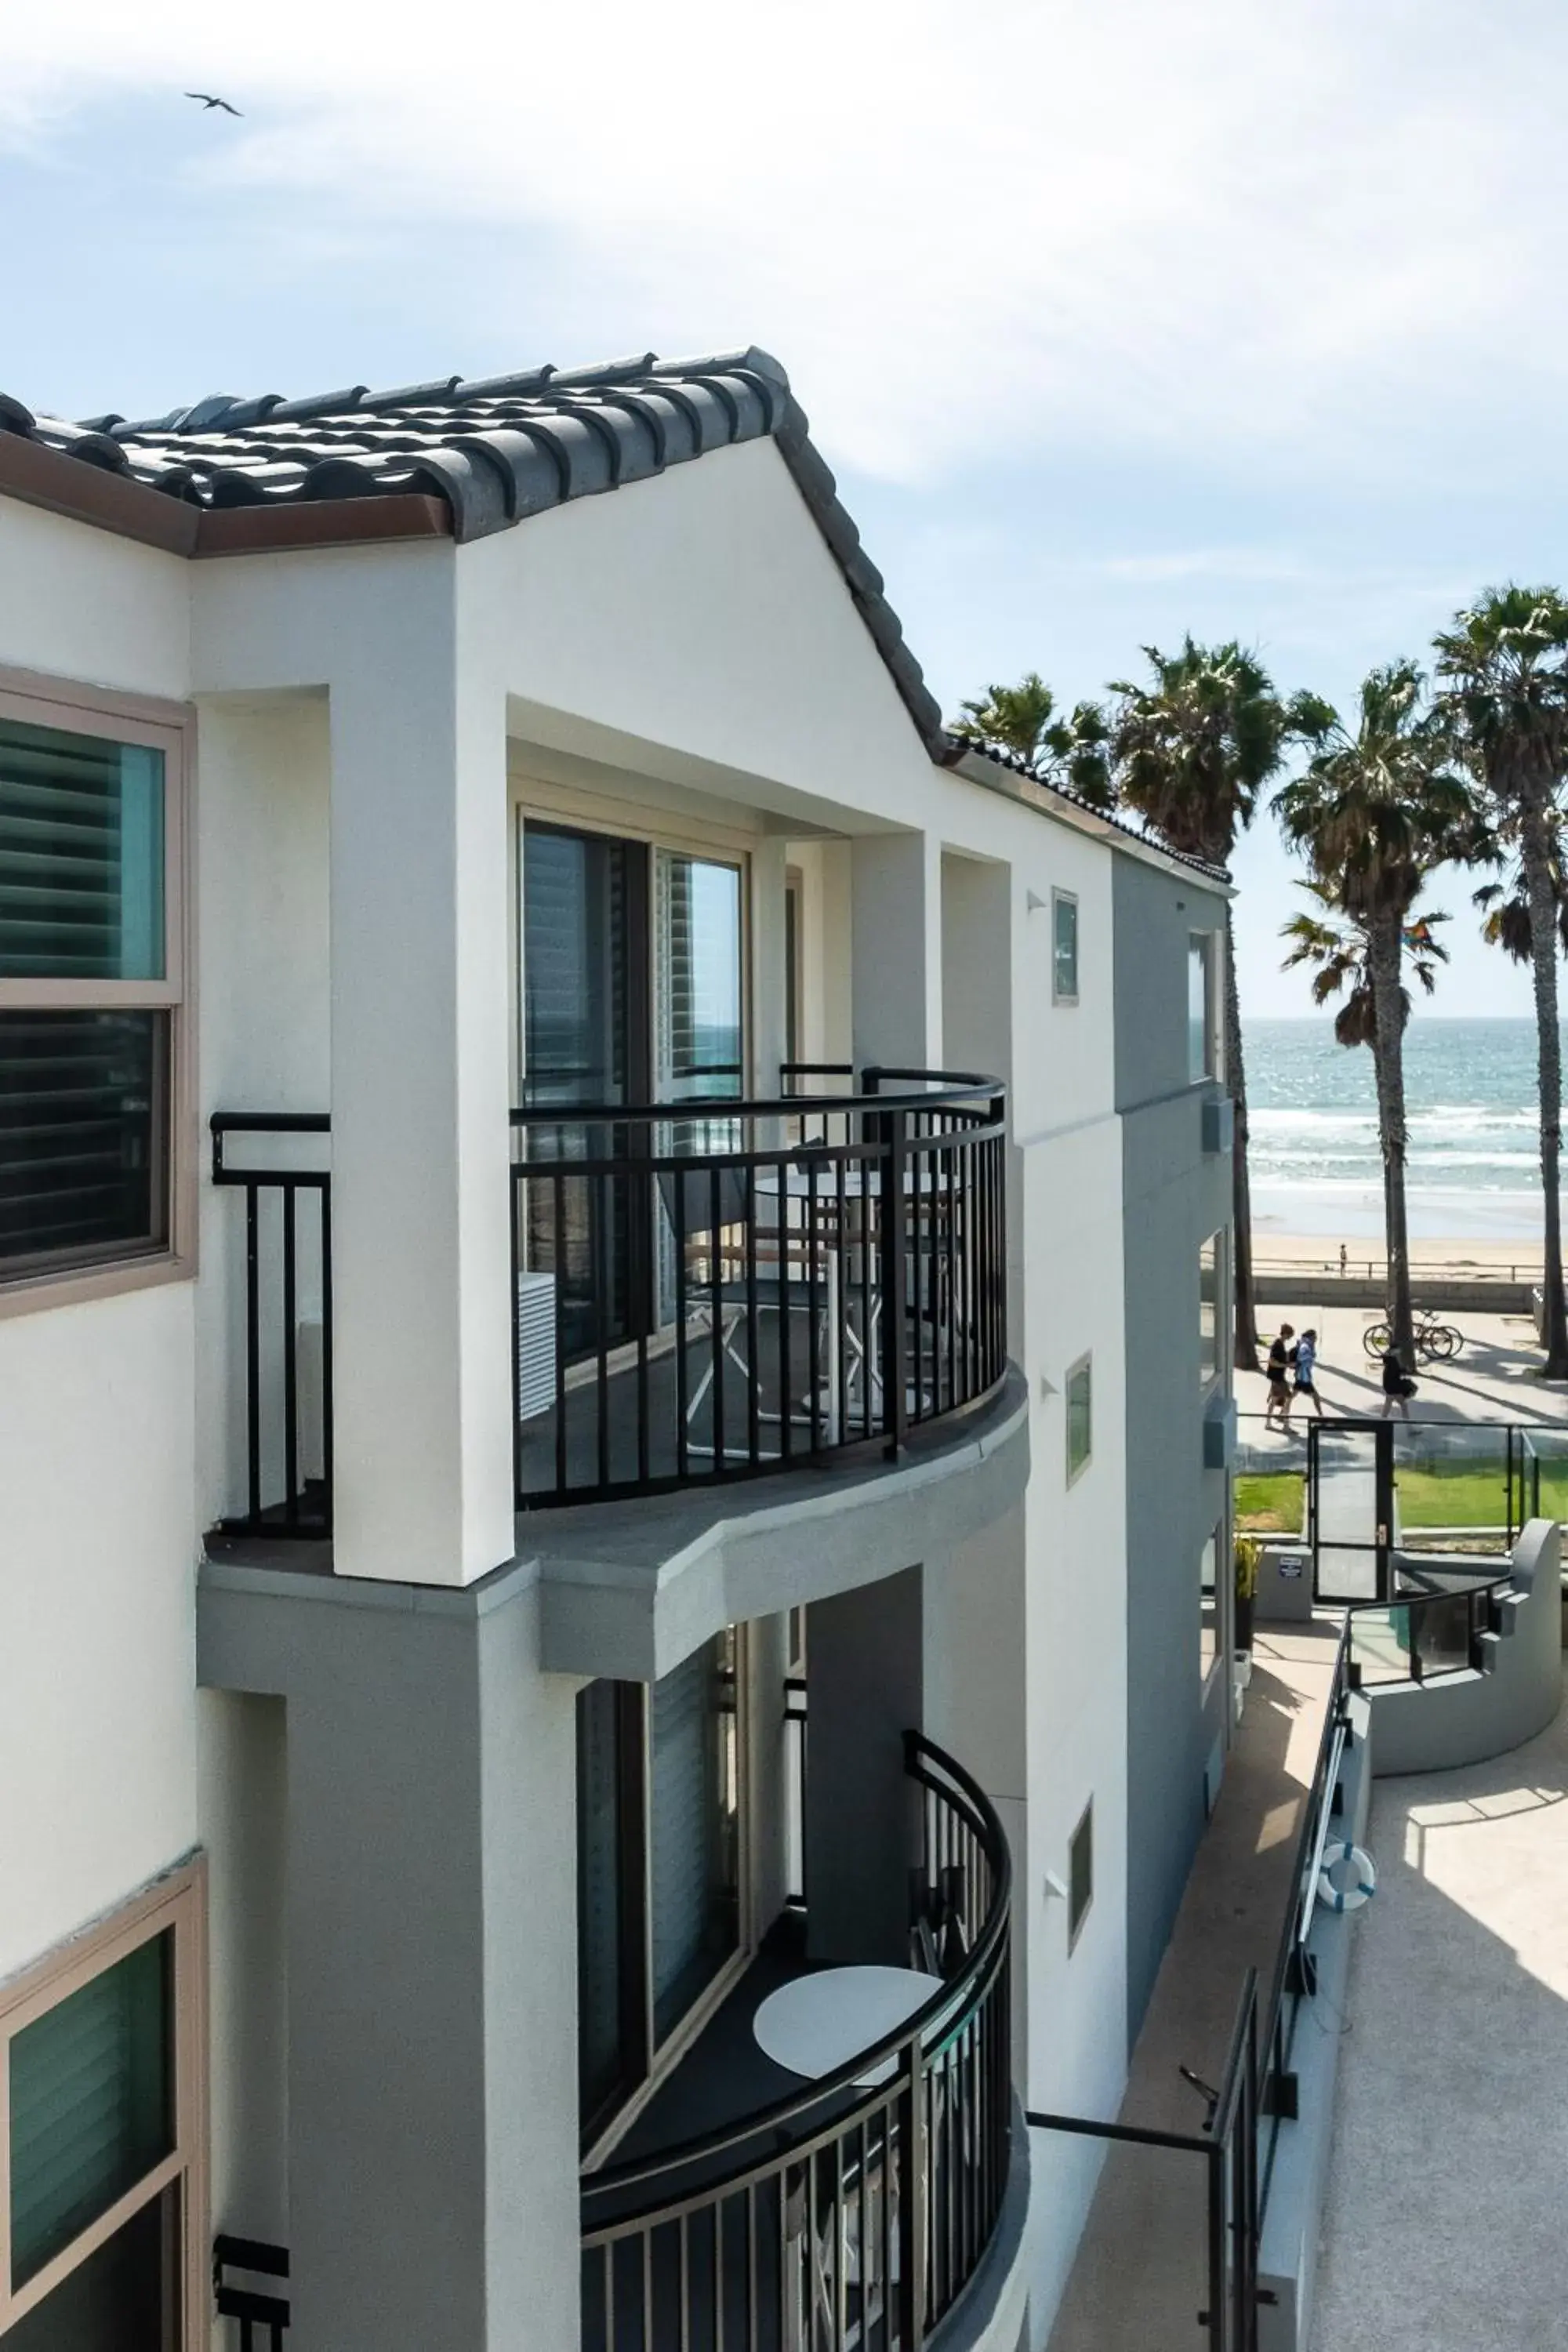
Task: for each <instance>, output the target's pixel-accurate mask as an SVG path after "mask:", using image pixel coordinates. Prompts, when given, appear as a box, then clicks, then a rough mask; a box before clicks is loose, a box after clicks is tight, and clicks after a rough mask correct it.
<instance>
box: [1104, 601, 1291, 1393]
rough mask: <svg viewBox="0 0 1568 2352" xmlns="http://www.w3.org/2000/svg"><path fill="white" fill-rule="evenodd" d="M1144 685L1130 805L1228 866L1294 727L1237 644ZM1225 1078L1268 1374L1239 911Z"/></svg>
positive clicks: (1238, 1256) (1119, 764)
mask: <svg viewBox="0 0 1568 2352" xmlns="http://www.w3.org/2000/svg"><path fill="white" fill-rule="evenodd" d="M1143 652H1144V656H1145V657H1146V659H1147V660H1148V663H1149V667H1150V669H1151V671H1152V677H1151V678H1150V680H1149V682H1148V683H1147V684H1146V685H1134V684H1131V683H1128V682H1126V681H1118V682H1116V683H1114V684H1113V685H1112V686H1111V688H1110V691H1111V693H1112V694H1114V695H1115V696H1117V698H1118V703H1117V709H1116V713H1115V717H1114V719H1113V722H1112V730H1111V751H1112V756H1113V760H1114V762H1115V773H1116V781H1117V784H1118V787H1119V790H1120V793H1121V798H1122V800H1123V801H1125V802H1126V803H1128V805H1129V806H1131V807H1132V808H1134V809H1136V810H1137V811H1138V813H1139V814H1140V815H1142V817H1143V819H1144V821H1145V822H1146V823H1147V824H1148V825H1149V826H1150V828H1151V830H1152V832H1154V833H1155V834H1157V835H1159V837H1160V839H1161V840H1162V841H1163V842H1165V843H1166V844H1168V845H1169V846H1170V847H1171V848H1172V849H1174V850H1176V851H1178V852H1179V853H1180V854H1181V855H1182V856H1187V857H1200V858H1202V859H1204V860H1205V863H1206V864H1208V865H1210V866H1228V864H1229V862H1230V859H1231V856H1232V855H1233V853H1234V851H1235V848H1236V842H1237V835H1238V834H1240V833H1243V832H1245V830H1246V829H1247V826H1248V825H1249V824H1251V823H1252V819H1253V815H1254V814H1255V812H1256V810H1257V807H1258V793H1260V792H1261V791H1262V789H1263V787H1264V785H1265V784H1266V783H1267V782H1268V780H1269V778H1270V777H1271V776H1272V775H1273V774H1274V773H1275V772H1276V770H1277V769H1278V768H1279V762H1280V760H1281V758H1282V757H1283V754H1284V747H1285V743H1286V740H1287V738H1288V736H1289V734H1290V733H1291V731H1292V730H1293V728H1294V726H1295V724H1296V720H1295V717H1294V706H1291V708H1290V709H1287V707H1286V705H1285V704H1284V703H1282V702H1281V701H1280V699H1279V696H1278V695H1277V694H1276V693H1275V691H1274V688H1273V684H1272V682H1271V681H1270V679H1269V677H1268V672H1267V671H1266V670H1265V669H1264V668H1263V667H1262V665H1261V663H1259V662H1258V660H1257V658H1256V657H1255V656H1253V655H1251V654H1249V653H1246V652H1244V651H1243V650H1242V648H1241V646H1239V645H1237V644H1235V643H1234V642H1233V643H1231V644H1229V645H1223V646H1200V645H1195V644H1194V641H1193V639H1192V638H1191V637H1190V636H1189V637H1187V638H1186V639H1185V640H1184V644H1183V646H1182V650H1181V652H1180V653H1179V654H1173V655H1166V654H1163V653H1161V652H1160V650H1159V649H1158V647H1157V646H1144V648H1143ZM1225 1034H1226V1079H1227V1082H1228V1084H1229V1087H1230V1091H1231V1095H1232V1097H1233V1098H1234V1100H1235V1104H1236V1151H1235V1160H1234V1163H1233V1190H1234V1209H1233V1219H1232V1222H1233V1260H1234V1264H1235V1268H1236V1361H1237V1365H1238V1367H1240V1368H1241V1369H1242V1370H1257V1366H1258V1311H1257V1307H1256V1305H1255V1303H1254V1299H1253V1290H1252V1200H1251V1191H1250V1187H1249V1185H1248V1181H1247V1075H1246V1070H1245V1067H1244V1065H1243V1061H1242V1052H1241V1008H1240V1003H1239V1000H1238V998H1237V989H1236V955H1235V942H1234V939H1233V936H1232V929H1231V920H1230V909H1229V908H1228V906H1227V907H1226V960H1225Z"/></svg>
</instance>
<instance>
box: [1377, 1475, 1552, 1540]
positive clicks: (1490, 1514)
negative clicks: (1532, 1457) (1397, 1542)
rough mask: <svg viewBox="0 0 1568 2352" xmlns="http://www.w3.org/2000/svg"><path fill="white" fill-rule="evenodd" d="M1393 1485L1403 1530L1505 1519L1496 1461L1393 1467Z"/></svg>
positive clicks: (1485, 1524)
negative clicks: (1396, 1488)
mask: <svg viewBox="0 0 1568 2352" xmlns="http://www.w3.org/2000/svg"><path fill="white" fill-rule="evenodd" d="M1394 1483H1395V1485H1396V1486H1397V1487H1398V1489H1399V1524H1400V1526H1401V1527H1402V1528H1500V1527H1501V1526H1502V1525H1503V1523H1504V1521H1505V1520H1506V1518H1507V1517H1508V1487H1507V1484H1506V1482H1505V1480H1504V1477H1503V1469H1502V1464H1501V1463H1500V1462H1433V1463H1428V1464H1427V1465H1426V1467H1425V1468H1424V1469H1419V1470H1418V1469H1415V1468H1414V1467H1410V1468H1405V1469H1402V1470H1399V1471H1397V1472H1396V1473H1395V1478H1394ZM1544 1484H1545V1481H1544V1480H1542V1486H1544ZM1544 1505H1545V1496H1544V1495H1543V1496H1542V1506H1543V1507H1544ZM1517 1511H1518V1497H1517V1496H1516V1497H1515V1513H1516V1516H1517Z"/></svg>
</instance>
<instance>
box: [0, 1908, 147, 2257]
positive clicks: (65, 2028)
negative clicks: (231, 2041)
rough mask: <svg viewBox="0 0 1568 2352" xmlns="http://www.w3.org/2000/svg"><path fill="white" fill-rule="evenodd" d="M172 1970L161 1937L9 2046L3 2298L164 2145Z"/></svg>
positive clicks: (137, 2175) (110, 2202) (99, 2210)
mask: <svg viewBox="0 0 1568 2352" xmlns="http://www.w3.org/2000/svg"><path fill="white" fill-rule="evenodd" d="M173 1962H174V1931H173V1929H172V1928H171V1929H165V1931H164V1933H163V1935H161V1936H157V1937H153V1939H152V1940H151V1941H150V1942H148V1943H145V1944H142V1945H140V1946H139V1947H138V1948H137V1949H136V1950H135V1951H133V1952H132V1953H130V1954H129V1955H128V1956H127V1958H124V1959H123V1960H121V1961H119V1962H118V1963H117V1964H116V1965H115V1966H114V1967H113V1968H110V1969H104V1970H103V1972H102V1974H101V1975H100V1976H96V1977H93V1978H92V1979H89V1982H88V1983H87V1984H85V1985H82V1986H80V1987H79V1989H78V1990H77V1991H75V1992H73V1993H70V1994H68V1996H67V1997H66V1999H65V2000H62V2001H59V2002H58V2003H57V2004H56V2006H55V2007H54V2008H53V2009H51V2010H49V2011H46V2013H45V2014H44V2015H43V2016H42V2017H40V2018H37V2019H36V2020H35V2021H34V2022H33V2023H32V2024H31V2025H28V2026H25V2027H24V2028H23V2029H22V2031H21V2032H19V2033H17V2034H16V2035H15V2036H14V2038H13V2040H12V2042H11V2051H10V2094H11V2147H10V2156H11V2284H12V2286H13V2288H16V2287H19V2286H22V2285H25V2284H26V2281H27V2280H28V2279H30V2278H32V2277H34V2276H35V2275H36V2273H37V2272H38V2271H40V2270H42V2268H43V2267H44V2264H45V2263H47V2262H50V2261H52V2260H53V2258H54V2256H55V2255H56V2254H58V2253H59V2252H62V2251H63V2249H64V2248H65V2247H67V2246H68V2245H69V2243H70V2242H71V2240H72V2239H73V2238H74V2237H76V2236H77V2235H78V2234H79V2232H80V2231H82V2230H85V2229H86V2228H87V2227H88V2225H89V2222H92V2221H96V2220H97V2219H98V2217H99V2215H100V2213H106V2212H107V2211H108V2210H109V2208H110V2206H111V2205H113V2204H114V2203H115V2202H116V2201H117V2200H119V2199H120V2198H121V2197H122V2196H123V2195H124V2194H125V2191H126V2190H127V2189H131V2188H133V2187H134V2186H135V2184H136V2182H137V2181H138V2180H140V2179H142V2177H143V2176H144V2175H145V2174H146V2173H148V2172H150V2171H151V2170H152V2168H153V2166H154V2165H155V2164H157V2163H158V2162H159V2161H160V2160H161V2158H163V2157H165V2156H167V2155H168V2154H169V2153H170V2151H171V2149H172V2148H173V2147H174V2080H173V2074H174V2070H173V2066H172V2063H171V2034H170V2007H171V1999H172V1992H173V1981H172V1978H173Z"/></svg>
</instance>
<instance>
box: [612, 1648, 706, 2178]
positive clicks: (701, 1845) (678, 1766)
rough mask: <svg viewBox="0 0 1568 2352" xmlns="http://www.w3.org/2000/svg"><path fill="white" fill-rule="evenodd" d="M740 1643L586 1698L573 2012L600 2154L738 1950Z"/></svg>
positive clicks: (694, 1655)
mask: <svg viewBox="0 0 1568 2352" xmlns="http://www.w3.org/2000/svg"><path fill="white" fill-rule="evenodd" d="M739 1650H740V1642H739V1637H738V1635H737V1633H736V1632H735V1631H734V1629H733V1628H731V1629H730V1630H728V1631H727V1632H725V1633H721V1634H720V1635H718V1636H717V1637H716V1638H715V1639H714V1640H713V1641H711V1642H706V1643H703V1645H702V1647H701V1648H700V1649H699V1650H696V1651H694V1652H693V1653H692V1654H691V1655H690V1657H689V1658H686V1659H684V1660H683V1661H682V1663H681V1664H679V1666H677V1667H675V1668H674V1669H673V1670H672V1671H671V1672H670V1673H669V1674H668V1675H664V1676H663V1677H662V1678H661V1679H660V1680H659V1681H658V1682H657V1683H655V1684H654V1685H652V1687H651V1688H649V1687H647V1685H643V1684H638V1683H612V1682H597V1683H591V1684H590V1685H588V1687H587V1689H586V1690H584V1691H582V1692H580V1693H579V1694H578V1698H577V2011H578V2080H579V2084H580V2087H581V2094H582V2114H583V2129H584V2139H585V2140H587V2141H589V2142H590V2143H591V2142H592V2141H593V2140H594V2139H595V2137H597V2136H598V2134H599V2133H600V2132H602V2131H603V2129H604V2128H605V2126H606V2125H607V2124H608V2123H609V2122H610V2121H611V2120H612V2119H613V2117H614V2116H615V2115H616V2112H617V2110H618V2109H619V2108H621V2107H622V2106H624V2105H626V2101H627V2100H628V2099H629V2098H630V2097H631V2096H632V2095H634V2094H635V2093H636V2092H637V2090H639V2089H640V2088H641V2086H642V2085H643V2084H644V2083H646V2081H647V2078H648V2076H649V2074H650V2073H653V2072H656V2071H657V2068H658V2053H659V2051H660V2050H661V2049H662V2048H663V2047H664V2046H665V2045H666V2044H668V2042H669V2040H670V2037H671V2036H672V2035H673V2034H675V2033H676V2032H678V2031H679V2027H680V2026H681V2024H682V2023H683V2021H685V2020H686V2019H687V2018H688V2017H689V2016H690V2014H691V2011H692V2010H693V2008H694V2007H695V2006H696V2005H697V2004H698V2003H699V2002H700V2000H701V1999H702V1997H703V1995H704V1994H705V1993H706V1992H707V1991H708V1990H710V1987H711V1986H713V1985H714V1984H715V1982H716V1981H717V1980H718V1979H719V1978H720V1977H721V1976H722V1975H724V1973H725V1971H726V1970H727V1969H728V1967H729V1965H730V1963H731V1961H732V1960H733V1959H734V1958H735V1957H736V1955H737V1954H738V1953H739V1952H740V1950H741V1949H742V1934H743V1927H742V1901H741V1885H742V1794H743V1791H742V1757H743V1753H744V1743H743V1739H742V1725H741V1713H740V1699H739V1680H740V1677H739V1675H738V1672H737V1668H738V1664H739Z"/></svg>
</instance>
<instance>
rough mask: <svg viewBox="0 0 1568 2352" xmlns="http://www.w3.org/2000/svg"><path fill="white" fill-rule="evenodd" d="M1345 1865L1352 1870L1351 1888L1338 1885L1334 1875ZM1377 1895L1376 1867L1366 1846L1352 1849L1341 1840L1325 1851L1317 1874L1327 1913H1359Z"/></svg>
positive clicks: (1345, 1840) (1346, 1840) (1319, 1892)
mask: <svg viewBox="0 0 1568 2352" xmlns="http://www.w3.org/2000/svg"><path fill="white" fill-rule="evenodd" d="M1344 1863H1349V1864H1350V1867H1351V1874H1352V1875H1351V1880H1350V1884H1349V1885H1345V1886H1340V1885H1336V1884H1335V1882H1334V1877H1333V1873H1334V1872H1335V1871H1336V1870H1338V1869H1339V1868H1340V1867H1341V1865H1342V1864H1344ZM1376 1893H1377V1866H1376V1864H1374V1863H1373V1858H1372V1856H1371V1854H1370V1853H1367V1852H1366V1850H1365V1848H1364V1847H1363V1846H1359V1845H1352V1843H1351V1842H1350V1840H1349V1839H1348V1838H1342V1839H1341V1840H1339V1841H1338V1843H1335V1844H1333V1845H1331V1846H1325V1847H1324V1849H1323V1864H1322V1868H1321V1870H1320V1871H1319V1873H1318V1900H1319V1902H1320V1903H1321V1905H1322V1906H1323V1908H1324V1910H1325V1911H1359V1910H1360V1909H1361V1906H1362V1905H1363V1903H1370V1902H1371V1900H1372V1898H1373V1895H1375V1894H1376Z"/></svg>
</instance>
